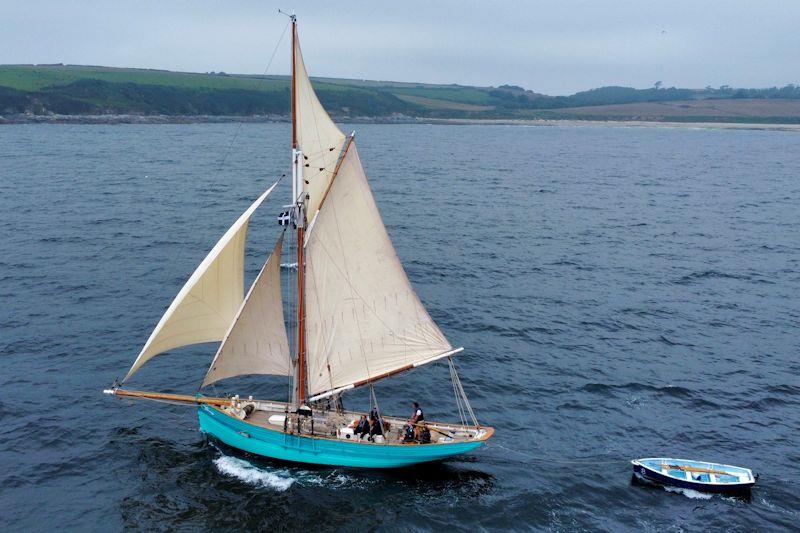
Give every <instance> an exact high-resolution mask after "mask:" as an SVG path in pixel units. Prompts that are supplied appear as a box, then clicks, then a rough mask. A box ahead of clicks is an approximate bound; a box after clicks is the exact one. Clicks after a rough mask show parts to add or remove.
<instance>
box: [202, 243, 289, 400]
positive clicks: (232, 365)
mask: <svg viewBox="0 0 800 533" xmlns="http://www.w3.org/2000/svg"><path fill="white" fill-rule="evenodd" d="M282 246H283V234H281V236H280V238H279V239H278V242H277V243H275V248H274V249H273V250H272V254H271V255H270V256H269V259H267V262H266V263H265V264H264V266H263V267H262V268H261V272H259V273H258V276H257V277H256V279H255V281H254V282H253V285H252V286H251V287H250V290H249V291H248V293H247V296H246V297H245V299H244V302H242V305H241V307H240V309H239V312H238V313H237V315H236V318H235V319H234V321H233V323H232V324H231V326H230V330H229V331H228V333H227V334H226V335H225V339H224V340H223V341H222V344H221V345H220V347H219V349H218V350H217V354H216V355H215V356H214V361H213V362H212V363H211V367H210V368H209V369H208V373H207V374H206V377H205V379H204V380H203V386H204V387H205V386H206V385H210V384H211V383H214V382H215V381H219V380H220V379H224V378H230V377H234V376H244V375H248V374H273V375H282V376H289V375H291V374H292V361H291V358H290V356H289V340H288V338H287V336H286V327H285V326H284V322H283V302H282V300H281V276H280V270H281V248H282Z"/></svg>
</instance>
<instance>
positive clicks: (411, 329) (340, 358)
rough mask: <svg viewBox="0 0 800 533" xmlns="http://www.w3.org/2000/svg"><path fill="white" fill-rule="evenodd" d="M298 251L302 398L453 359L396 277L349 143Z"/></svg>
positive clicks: (404, 281)
mask: <svg viewBox="0 0 800 533" xmlns="http://www.w3.org/2000/svg"><path fill="white" fill-rule="evenodd" d="M305 247H306V251H305V255H306V338H307V343H308V348H307V349H308V386H309V392H310V394H312V395H318V396H320V395H321V394H320V393H325V392H327V391H333V390H337V389H345V388H350V387H353V386H358V385H360V384H363V383H367V382H370V381H373V380H375V379H380V378H381V377H386V376H387V375H390V374H393V373H396V372H401V371H403V370H406V369H409V368H413V367H414V366H419V365H421V364H425V363H428V362H431V361H434V360H436V359H439V358H441V357H444V356H446V355H449V354H452V353H455V351H458V350H453V347H452V345H451V344H450V342H448V340H447V339H446V338H445V336H444V334H443V333H442V332H441V330H440V329H439V327H438V326H437V325H436V323H434V321H433V320H432V319H431V317H430V315H429V314H428V312H427V311H426V310H425V307H424V306H423V305H422V303H421V302H420V300H419V298H418V297H417V294H416V293H415V292H414V289H413V287H412V286H411V283H410V282H409V280H408V277H407V276H406V273H405V271H404V270H403V266H402V264H401V263H400V260H399V259H398V257H397V253H396V252H395V250H394V247H393V246H392V243H391V241H390V239H389V235H388V234H387V232H386V228H385V227H384V225H383V221H382V220H381V216H380V213H379V211H378V207H377V205H376V204H375V200H374V198H373V196H372V192H371V190H370V187H369V184H368V183H367V177H366V175H365V173H364V169H363V167H362V166H361V160H360V159H359V157H358V151H357V150H356V147H355V143H354V142H351V143H350V144H349V145H348V148H347V152H346V154H345V156H344V159H343V161H342V163H341V166H340V167H339V170H338V173H337V174H336V176H335V179H334V180H333V182H332V185H331V187H330V190H329V191H328V194H327V196H325V199H324V203H323V205H322V206H321V208H320V210H319V215H318V216H317V219H316V220H315V221H314V225H313V227H312V228H311V230H310V232H309V234H308V238H307V240H306V244H305Z"/></svg>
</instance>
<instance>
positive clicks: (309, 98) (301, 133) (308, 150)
mask: <svg viewBox="0 0 800 533" xmlns="http://www.w3.org/2000/svg"><path fill="white" fill-rule="evenodd" d="M294 43H295V44H294V46H295V49H294V54H295V62H294V65H295V67H294V84H295V99H296V100H295V107H294V110H295V120H296V122H295V124H296V131H297V144H298V146H297V148H298V149H299V150H302V152H303V179H304V180H305V181H306V182H307V183H305V184H304V190H305V191H306V192H307V193H308V200H306V208H305V213H306V214H307V215H306V216H307V219H308V221H311V218H312V217H313V216H314V215H315V214H316V212H317V209H319V205H320V202H321V201H322V197H323V196H324V194H325V191H326V190H328V185H329V184H330V182H331V178H332V177H333V172H334V168H335V166H336V162H337V160H338V158H339V154H340V152H341V149H342V146H343V145H344V141H345V136H344V134H343V133H342V132H341V131H339V128H337V127H336V124H334V123H333V121H332V120H331V118H330V116H328V113H327V112H326V111H325V108H324V107H322V104H320V102H319V99H318V98H317V95H316V93H315V92H314V89H313V87H312V86H311V80H310V79H309V78H308V72H306V66H305V63H304V62H303V54H302V53H301V52H300V41H299V40H298V39H296V38H295V39H294Z"/></svg>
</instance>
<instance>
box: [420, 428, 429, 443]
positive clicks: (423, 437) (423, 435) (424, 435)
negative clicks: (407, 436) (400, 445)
mask: <svg viewBox="0 0 800 533" xmlns="http://www.w3.org/2000/svg"><path fill="white" fill-rule="evenodd" d="M419 442H420V443H421V444H430V443H431V430H430V429H428V424H424V423H423V424H422V431H420V432H419Z"/></svg>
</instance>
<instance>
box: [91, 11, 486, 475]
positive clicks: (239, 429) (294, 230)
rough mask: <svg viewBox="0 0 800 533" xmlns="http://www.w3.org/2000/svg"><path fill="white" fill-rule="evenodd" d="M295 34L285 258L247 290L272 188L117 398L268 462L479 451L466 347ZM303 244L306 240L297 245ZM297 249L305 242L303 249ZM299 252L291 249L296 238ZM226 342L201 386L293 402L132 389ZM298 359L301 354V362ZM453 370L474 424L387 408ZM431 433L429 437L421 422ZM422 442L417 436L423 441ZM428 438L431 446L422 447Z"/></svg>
mask: <svg viewBox="0 0 800 533" xmlns="http://www.w3.org/2000/svg"><path fill="white" fill-rule="evenodd" d="M291 26H292V88H291V99H292V104H291V107H292V151H291V154H292V159H291V160H292V197H291V203H290V204H289V205H286V206H284V209H286V211H283V212H282V213H281V214H280V216H279V217H278V220H279V223H280V224H281V225H282V226H283V227H284V229H283V231H282V233H281V235H280V237H279V238H278V240H277V242H276V244H275V246H274V248H273V249H272V253H271V254H270V256H269V258H268V259H267V261H266V263H265V264H264V266H263V267H262V268H261V271H260V272H259V273H258V275H257V276H256V278H255V281H254V282H253V284H252V285H251V286H250V288H249V290H248V291H247V293H246V294H245V293H244V251H245V241H246V236H247V230H248V225H249V221H250V217H251V216H252V214H253V212H254V211H255V210H256V209H257V208H258V207H259V206H260V205H261V204H262V203H263V202H264V201H265V200H266V199H267V198H268V197H269V196H270V194H271V193H272V192H273V190H274V189H275V187H276V186H277V182H276V183H275V184H273V185H272V186H271V187H269V189H267V190H266V191H265V192H264V193H263V194H262V195H261V196H260V197H259V198H258V199H256V201H255V202H253V204H252V205H251V206H250V207H249V208H248V209H247V210H246V211H245V212H244V213H243V214H242V215H241V216H240V217H239V219H238V220H237V221H236V222H235V223H234V224H233V225H232V226H231V227H230V229H228V231H227V232H226V233H225V234H224V235H223V236H222V238H221V239H220V240H219V242H217V244H216V245H215V246H214V247H213V248H212V250H211V251H210V252H209V254H208V255H207V256H206V258H205V259H204V260H203V261H202V262H201V263H200V265H199V266H198V267H197V269H196V270H195V271H194V273H193V274H192V275H191V277H190V278H189V280H188V281H187V282H186V284H185V285H184V286H183V288H182V289H181V290H180V292H179V293H178V295H177V296H176V297H175V299H174V300H173V302H172V304H171V305H170V306H169V308H168V309H167V311H166V312H165V313H164V315H163V316H162V317H161V320H160V321H159V322H158V324H157V325H156V328H155V329H154V330H153V332H152V334H151V335H150V337H149V339H148V340H147V342H146V343H145V345H144V347H143V348H142V350H141V352H140V353H139V356H138V357H137V358H136V360H135V361H134V363H133V365H132V366H131V368H130V370H129V371H128V373H127V375H126V376H125V378H124V380H123V382H122V385H120V384H118V383H115V385H114V386H113V387H112V388H111V389H107V390H106V391H104V392H106V393H108V394H113V395H116V396H121V397H131V398H146V399H153V400H168V401H172V402H179V403H186V404H191V405H197V409H198V418H199V422H200V429H201V431H203V432H204V433H206V434H207V435H209V436H212V437H214V438H216V439H218V440H219V441H221V442H223V443H225V444H227V445H229V446H232V447H234V448H238V449H240V450H244V451H246V452H250V453H253V454H258V455H261V456H266V457H271V458H276V459H282V460H288V461H296V462H302V463H314V464H323V465H337V466H351V467H367V468H392V467H402V466H408V465H413V464H417V463H422V462H426V461H435V460H440V459H444V458H446V457H450V456H454V455H458V454H462V453H465V452H469V451H471V450H474V449H476V448H478V447H480V446H482V445H483V444H485V443H486V441H487V440H488V439H489V438H490V437H491V436H492V434H493V432H494V430H493V429H492V428H491V427H486V426H481V425H480V424H479V423H478V421H477V419H476V417H475V414H474V412H473V410H472V408H471V406H470V404H469V400H468V399H467V397H466V394H464V389H463V387H462V386H461V381H460V379H459V377H458V373H457V372H456V366H455V364H454V362H453V358H452V356H453V355H454V354H456V353H458V352H460V351H461V350H462V348H454V347H453V346H452V345H451V344H450V342H449V341H448V340H447V339H446V338H445V336H444V334H443V333H442V331H441V330H440V329H439V327H438V326H437V325H436V323H434V321H433V320H432V319H431V317H430V315H429V314H428V312H427V311H426V310H425V307H424V306H423V305H422V303H421V302H420V300H419V298H418V297H417V295H416V293H415V292H414V289H413V288H412V286H411V284H410V282H409V280H408V277H407V276H406V273H405V271H404V270H403V266H402V265H401V263H400V261H399V259H398V258H397V254H396V252H395V250H394V247H393V246H392V243H391V241H390V239H389V236H388V234H387V232H386V228H385V227H384V225H383V221H382V220H381V216H380V213H379V211H378V207H377V205H376V204H375V200H374V198H373V196H372V192H371V190H370V187H369V184H368V182H367V178H366V175H365V173H364V169H363V167H362V165H361V161H360V159H359V155H358V150H357V149H356V143H355V133H352V134H350V135H344V134H343V133H342V132H341V131H340V130H339V128H337V127H336V125H335V124H334V123H333V121H331V119H330V117H329V116H328V113H327V112H326V111H325V109H324V108H323V107H322V105H321V104H320V102H319V100H318V99H317V96H316V94H315V92H314V89H313V88H312V85H311V81H310V80H309V77H308V73H307V72H306V67H305V64H304V62H303V56H302V54H301V52H300V45H299V43H298V39H297V20H296V18H295V17H294V16H293V15H292V16H291ZM287 232H289V235H290V237H294V239H293V240H294V242H295V245H294V255H295V256H296V261H297V268H296V271H295V273H293V272H292V271H289V274H288V275H289V277H293V278H295V279H292V280H289V283H288V284H289V285H290V286H291V294H292V297H291V299H295V298H296V301H295V302H293V303H294V304H295V305H294V306H293V307H294V308H295V309H296V317H294V320H293V321H291V322H293V323H294V327H293V328H292V329H293V330H294V331H293V334H292V335H291V337H292V340H293V343H292V344H293V348H294V349H290V344H289V338H290V335H289V334H288V333H287V328H286V324H285V320H284V304H283V300H282V298H281V277H282V270H281V253H282V250H283V241H284V236H285V234H286V233H287ZM292 234H294V235H292ZM290 240H292V239H290ZM289 248H290V253H291V248H292V246H291V242H290V246H289ZM207 342H220V344H219V347H218V349H217V351H216V354H215V355H214V359H213V361H212V363H211V366H210V367H209V369H208V372H207V373H206V376H205V379H204V380H203V383H202V386H201V390H202V389H203V388H204V387H206V386H209V385H212V384H213V383H216V382H217V381H219V380H222V379H225V378H232V377H235V376H243V375H253V374H258V375H277V376H290V377H291V378H292V383H293V386H292V397H291V399H288V398H287V399H288V400H290V401H286V402H281V401H267V400H255V399H253V397H252V396H248V397H247V398H244V397H240V396H239V395H235V396H232V397H226V398H221V397H210V396H206V395H204V394H202V393H198V394H196V395H194V396H191V395H180V394H167V393H159V392H145V391H135V390H129V389H127V388H124V387H123V385H124V384H125V383H127V382H128V381H129V380H130V379H131V378H132V377H133V375H134V374H135V373H136V372H137V371H138V370H139V369H140V368H141V366H142V365H144V364H145V363H147V361H149V360H150V359H152V358H153V357H154V356H156V355H158V354H162V353H164V352H167V351H169V350H173V349H175V348H179V347H181V346H187V345H191V344H198V343H207ZM292 354H293V355H292ZM439 360H446V361H447V363H448V365H449V368H450V376H451V379H452V381H453V383H452V385H453V390H454V392H455V397H456V405H457V409H458V412H459V416H460V418H461V420H460V423H458V424H454V423H453V424H451V423H439V422H428V421H425V422H423V423H422V424H414V425H415V426H417V427H416V429H417V431H413V429H414V428H412V427H410V426H411V425H412V424H410V422H409V421H408V420H405V419H403V418H398V417H391V416H385V415H383V414H382V413H381V412H380V409H379V407H378V402H377V396H376V394H375V390H374V387H373V385H374V383H376V382H377V381H380V380H382V379H385V378H388V377H389V376H393V375H396V374H398V373H401V372H405V371H408V370H411V369H413V368H416V367H419V366H422V365H426V364H428V363H432V362H434V361H439ZM365 386H368V387H369V388H370V393H371V394H370V398H371V399H370V402H371V403H372V405H373V410H372V411H371V418H373V419H374V420H375V422H374V423H373V424H377V425H378V428H379V431H373V433H374V434H373V435H372V436H371V437H365V436H363V435H362V436H359V435H358V434H357V433H356V432H355V431H354V425H355V423H356V421H358V420H359V418H360V416H361V413H356V412H350V411H346V410H344V408H343V406H342V401H341V396H342V394H343V393H344V392H345V391H348V390H350V389H354V388H357V387H365ZM423 425H424V426H425V427H424V428H423V427H420V426H423ZM412 435H413V437H412ZM420 435H424V438H420Z"/></svg>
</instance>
